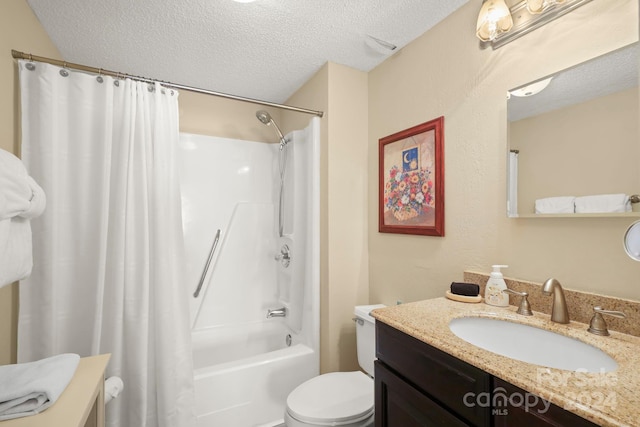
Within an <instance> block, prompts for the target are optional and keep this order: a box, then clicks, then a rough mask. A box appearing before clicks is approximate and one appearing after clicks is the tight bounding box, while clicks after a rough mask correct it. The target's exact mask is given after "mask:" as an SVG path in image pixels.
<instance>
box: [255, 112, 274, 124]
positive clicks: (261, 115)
mask: <svg viewBox="0 0 640 427" xmlns="http://www.w3.org/2000/svg"><path fill="white" fill-rule="evenodd" d="M256 117H257V118H258V120H260V121H261V122H262V123H264V124H265V125H269V124H271V122H272V121H273V119H272V118H271V114H269V113H268V112H266V111H264V110H259V111H256Z"/></svg>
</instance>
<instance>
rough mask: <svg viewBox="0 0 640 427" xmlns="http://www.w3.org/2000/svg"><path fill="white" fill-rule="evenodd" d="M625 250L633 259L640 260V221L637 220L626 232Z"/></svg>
mask: <svg viewBox="0 0 640 427" xmlns="http://www.w3.org/2000/svg"><path fill="white" fill-rule="evenodd" d="M623 243H624V250H625V252H626V253H627V255H629V257H630V258H631V259H634V260H636V261H640V221H636V222H634V223H633V224H631V225H630V226H629V228H627V231H626V233H624V239H623Z"/></svg>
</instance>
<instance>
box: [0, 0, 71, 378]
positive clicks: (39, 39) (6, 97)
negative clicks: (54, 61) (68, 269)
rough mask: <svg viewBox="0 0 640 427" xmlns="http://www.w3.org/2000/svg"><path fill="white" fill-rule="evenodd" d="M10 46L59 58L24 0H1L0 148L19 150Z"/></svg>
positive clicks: (4, 301) (7, 347) (1, 323)
mask: <svg viewBox="0 0 640 427" xmlns="http://www.w3.org/2000/svg"><path fill="white" fill-rule="evenodd" d="M11 49H15V50H18V51H21V52H27V53H32V54H34V55H41V56H48V57H52V58H60V53H59V52H58V50H57V49H56V48H55V46H54V45H53V43H52V42H51V40H50V39H49V37H48V36H47V34H46V33H45V32H44V29H43V28H42V26H41V25H40V22H38V19H37V18H36V17H35V15H34V14H33V12H31V8H29V5H28V4H27V2H26V0H3V1H2V2H0V89H1V90H0V149H3V150H7V151H10V152H12V153H14V154H19V135H20V116H19V111H20V107H19V105H20V104H19V92H18V90H19V87H20V84H19V82H18V69H17V65H16V64H17V62H16V61H15V60H14V59H13V58H12V57H11ZM17 320H18V285H17V284H13V285H10V286H5V287H4V288H2V289H0V365H4V364H7V363H15V362H16V339H17Z"/></svg>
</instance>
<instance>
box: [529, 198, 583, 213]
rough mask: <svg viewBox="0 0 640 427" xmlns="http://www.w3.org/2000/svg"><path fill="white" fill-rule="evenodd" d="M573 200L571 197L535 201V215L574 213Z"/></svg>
mask: <svg viewBox="0 0 640 427" xmlns="http://www.w3.org/2000/svg"><path fill="white" fill-rule="evenodd" d="M575 199H576V198H575V197H573V196H560V197H547V198H545V199H538V200H536V213H537V214H559V213H574V211H575V206H574V202H575Z"/></svg>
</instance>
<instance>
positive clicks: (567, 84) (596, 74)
mask: <svg viewBox="0 0 640 427" xmlns="http://www.w3.org/2000/svg"><path fill="white" fill-rule="evenodd" d="M639 50H640V45H639V44H638V43H633V44H631V45H629V46H627V47H624V48H621V49H618V50H615V51H613V52H610V53H608V54H605V55H602V56H599V57H597V58H594V59H592V60H590V61H586V62H583V63H582V64H578V65H576V66H574V67H571V68H568V69H566V70H563V71H560V72H557V73H555V74H554V77H553V79H552V80H551V82H550V83H549V86H547V87H546V88H545V89H544V90H543V91H542V92H540V93H538V94H536V95H533V96H529V97H523V98H519V97H516V96H511V98H510V99H509V103H508V116H509V121H516V120H521V119H524V118H527V117H532V116H537V115H539V114H542V113H546V112H549V111H554V110H557V109H560V108H564V107H567V106H569V105H574V104H578V103H581V102H585V101H588V100H590V99H594V98H598V97H601V96H605V95H610V94H612V93H616V92H619V91H622V90H626V89H630V88H632V87H637V86H638V81H639V79H640V78H639V75H638V63H639V58H640V55H639Z"/></svg>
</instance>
